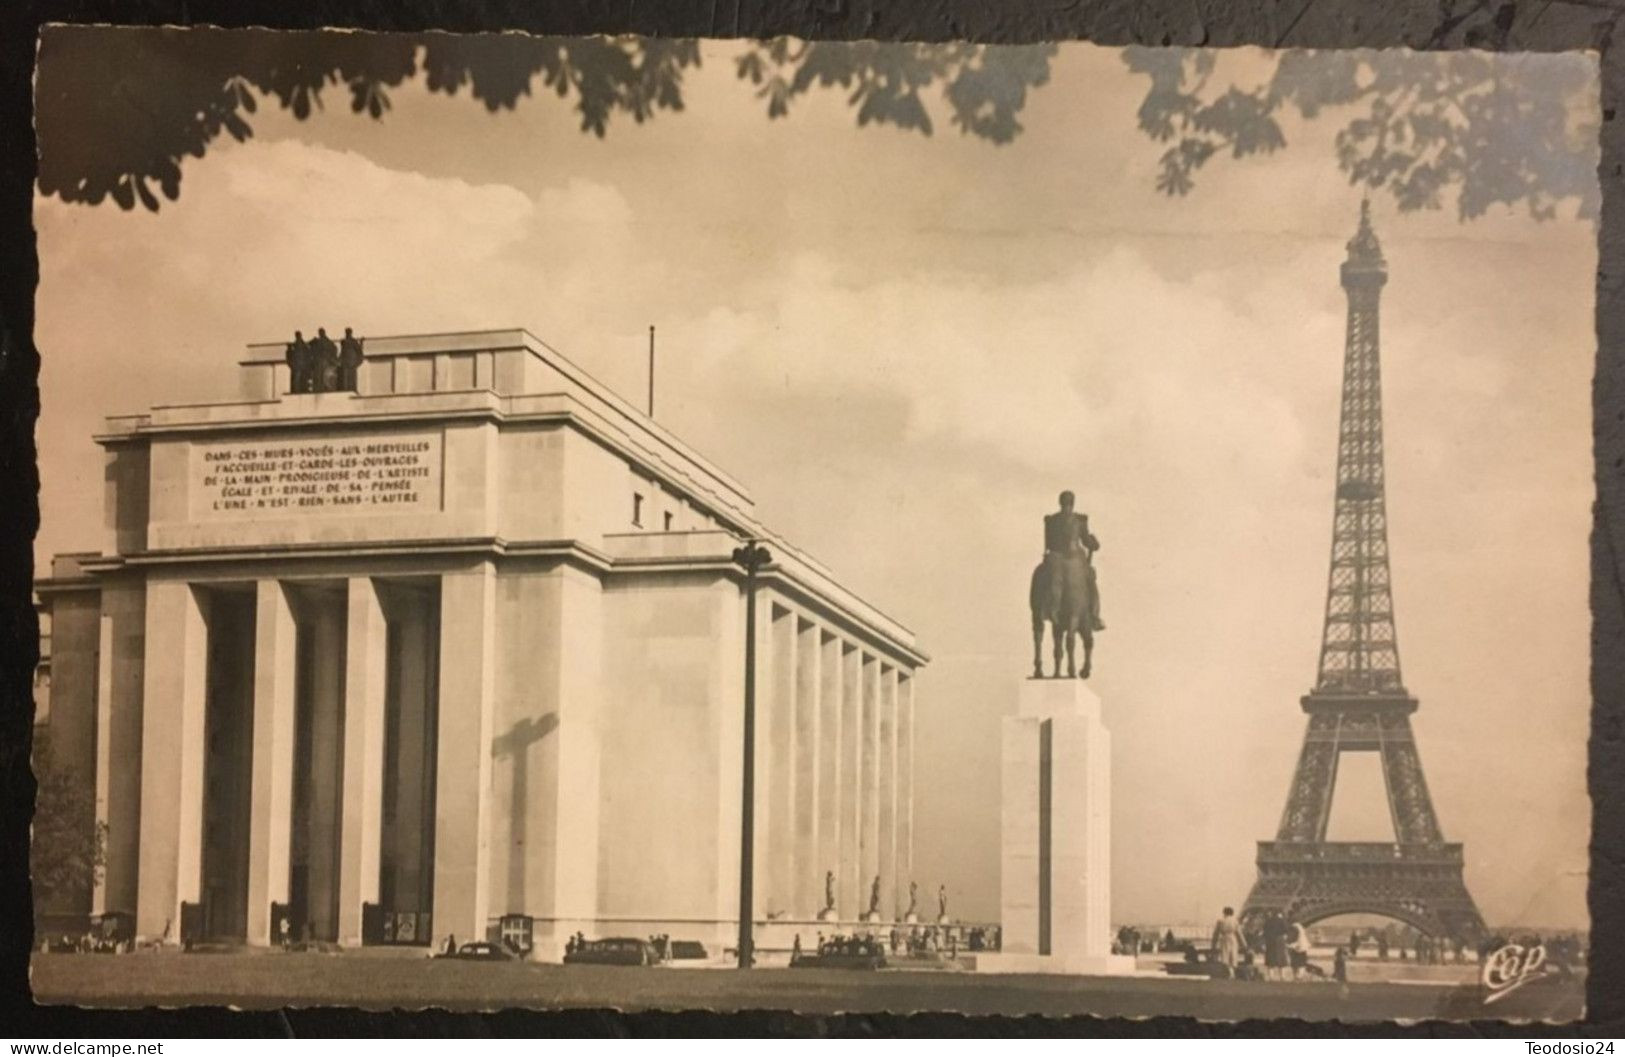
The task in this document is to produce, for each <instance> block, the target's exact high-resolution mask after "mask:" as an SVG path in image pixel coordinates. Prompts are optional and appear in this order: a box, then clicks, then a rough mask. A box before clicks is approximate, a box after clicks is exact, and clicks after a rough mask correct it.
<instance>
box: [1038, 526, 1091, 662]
mask: <svg viewBox="0 0 1625 1057" xmlns="http://www.w3.org/2000/svg"><path fill="white" fill-rule="evenodd" d="M1091 572H1092V570H1091V569H1090V567H1089V555H1088V553H1087V552H1085V551H1079V552H1077V553H1075V554H1050V555H1048V556H1047V557H1045V559H1044V560H1043V561H1042V562H1040V563H1039V565H1038V568H1036V569H1034V570H1033V581H1032V589H1031V590H1030V591H1029V593H1028V600H1029V603H1030V604H1031V606H1032V613H1033V678H1034V679H1042V678H1044V663H1043V656H1044V652H1043V651H1044V621H1046V620H1047V621H1049V624H1050V631H1051V635H1052V637H1053V638H1054V641H1055V678H1057V679H1059V678H1061V655H1062V653H1065V655H1066V677H1067V678H1068V679H1071V678H1073V677H1074V676H1077V677H1078V678H1081V679H1087V678H1089V669H1090V661H1091V659H1092V657H1093V655H1094V650H1095V630H1094V619H1093V616H1094V612H1095V599H1094V586H1093V585H1094V578H1093V577H1092V576H1090V573H1091ZM1079 635H1081V636H1083V671H1082V672H1081V673H1079V672H1077V670H1076V668H1077V664H1076V660H1075V645H1074V644H1075V642H1076V640H1077V636H1079Z"/></svg>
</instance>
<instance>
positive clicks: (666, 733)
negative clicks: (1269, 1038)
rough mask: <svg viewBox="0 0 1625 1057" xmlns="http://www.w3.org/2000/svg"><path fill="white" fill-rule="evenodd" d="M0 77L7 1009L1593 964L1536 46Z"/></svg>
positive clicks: (1590, 172) (1591, 301) (1350, 975)
mask: <svg viewBox="0 0 1625 1057" xmlns="http://www.w3.org/2000/svg"><path fill="white" fill-rule="evenodd" d="M37 61H38V65H37V73H36V77H35V81H34V86H33V91H34V100H35V113H34V122H35V127H36V130H37V136H38V181H37V185H36V188H35V198H34V225H35V229H36V232H37V240H38V257H39V268H40V280H39V286H38V291H37V296H36V305H37V309H36V311H37V318H36V323H35V342H36V344H37V346H38V348H39V356H40V371H39V394H40V410H39V419H38V426H37V434H36V435H37V439H38V465H39V478H40V480H39V505H40V527H39V531H38V535H37V537H36V539H35V544H34V561H35V569H36V574H35V580H34V583H33V597H34V604H35V608H36V609H37V612H38V614H39V622H40V662H39V666H38V668H37V670H36V673H35V677H34V707H35V716H34V727H33V739H34V740H33V752H32V761H33V767H34V772H35V775H36V777H37V780H38V783H39V792H38V799H37V804H36V808H35V818H34V826H33V831H32V837H31V847H30V872H31V877H32V883H33V892H34V906H33V921H34V935H35V941H34V946H33V953H32V956H31V968H30V980H29V987H30V988H31V989H32V992H33V994H34V996H35V1000H36V1001H38V1002H40V1003H43V1004H48V1005H56V1006H85V1007H106V1008H130V1007H143V1006H164V1007H189V1006H230V1007H235V1008H246V1009H256V1008H265V1009H276V1008H282V1007H296V1008H304V1007H313V1006H352V1007H360V1008H363V1009H383V1010H388V1009H405V1010H413V1009H424V1008H444V1009H451V1010H475V1011H481V1010H499V1009H509V1008H523V1009H546V1010H556V1009H582V1008H605V1007H609V1008H614V1009H620V1010H628V1011H636V1010H717V1011H732V1010H752V1009H772V1010H788V1011H792V1012H796V1013H806V1014H833V1013H841V1012H853V1011H855V1012H865V1011H867V1012H876V1013H885V1012H890V1013H915V1012H932V1011H937V1012H953V1013H964V1014H972V1015H993V1014H997V1015H1005V1016H1021V1015H1025V1014H1043V1015H1046V1016H1066V1015H1077V1014H1089V1015H1094V1016H1100V1017H1131V1018H1143V1017H1153V1016H1184V1017H1195V1018H1199V1019H1200V1020H1204V1021H1239V1020H1245V1019H1249V1018H1261V1017H1262V1018H1268V1017H1285V1018H1296V1019H1301V1020H1305V1021H1320V1022H1323V1021H1345V1022H1350V1021H1358V1022H1392V1021H1416V1020H1427V1019H1443V1020H1450V1021H1466V1020H1508V1021H1515V1022H1520V1023H1529V1022H1537V1023H1551V1024H1564V1023H1569V1022H1573V1021H1576V1020H1578V1019H1580V1018H1583V1017H1584V1016H1585V1014H1586V981H1587V976H1588V965H1589V962H1590V957H1589V951H1590V945H1591V921H1590V918H1589V916H1588V909H1587V879H1588V873H1589V862H1590V859H1589V852H1588V848H1589V845H1590V842H1591V837H1592V803H1591V800H1590V798H1589V796H1588V792H1587V785H1586V772H1587V739H1588V737H1589V735H1590V716H1591V707H1592V691H1591V687H1590V684H1589V682H1588V678H1589V675H1588V670H1589V665H1590V663H1591V660H1590V652H1589V637H1590V632H1591V619H1592V618H1591V612H1590V609H1589V606H1588V592H1589V591H1590V551H1589V539H1588V537H1589V533H1590V531H1591V527H1592V504H1593V502H1594V499H1595V496H1596V484H1595V480H1594V474H1593V464H1592V414H1591V398H1592V391H1591V387H1592V380H1593V373H1594V370H1595V364H1596V356H1597V349H1598V339H1597V334H1596V325H1595V306H1596V294H1595V284H1596V281H1597V273H1598V267H1599V262H1598V249H1597V245H1598V237H1597V236H1598V215H1599V209H1600V201H1601V192H1600V188H1599V183H1598V175H1597V173H1598V164H1599V148H1598V135H1599V128H1600V125H1601V123H1602V121H1603V119H1604V117H1603V110H1602V103H1601V98H1600V94H1599V93H1600V77H1599V63H1598V55H1597V54H1596V53H1593V52H1578V51H1576V52H1553V53H1545V54H1537V53H1516V52H1501V53H1497V52H1490V51H1474V50H1460V51H1412V50H1405V49H1382V50H1327V49H1315V50H1305V49H1289V50H1267V49H1260V48H1182V47H1162V48H1155V47H1140V46H1134V47H1103V46H1098V45H1095V44H1091V43H1086V42H1082V41H1068V42H1055V43H1039V44H1026V45H995V44H972V43H964V42H947V43H941V42H938V43H906V42H879V41H868V40H857V41H846V42H843V41H807V40H800V39H795V38H776V39H768V40H751V39H669V38H655V37H642V36H591V37H546V36H533V35H525V34H520V33H503V34H467V35H458V34H451V33H439V32H436V33H425V34H417V35H406V34H388V33H370V32H359V31H340V30H329V31H309V32H303V31H301V32H292V31H273V30H252V29H241V30H238V29H208V28H121V27H111V26H89V25H76V26H66V25H59V26H47V27H45V28H44V29H43V30H42V31H41V33H40V37H39V41H38V60H37Z"/></svg>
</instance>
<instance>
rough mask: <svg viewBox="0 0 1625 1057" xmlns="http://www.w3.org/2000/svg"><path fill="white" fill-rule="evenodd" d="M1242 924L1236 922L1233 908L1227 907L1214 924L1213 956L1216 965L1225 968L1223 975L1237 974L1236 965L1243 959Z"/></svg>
mask: <svg viewBox="0 0 1625 1057" xmlns="http://www.w3.org/2000/svg"><path fill="white" fill-rule="evenodd" d="M1241 948H1242V940H1241V923H1240V922H1238V921H1237V920H1236V911H1235V908H1233V907H1225V908H1224V913H1223V914H1221V915H1220V916H1219V920H1218V921H1216V922H1214V923H1213V954H1212V956H1211V958H1212V961H1213V962H1214V963H1215V965H1218V966H1223V967H1224V970H1223V974H1224V976H1226V977H1231V976H1234V975H1235V974H1236V963H1237V962H1238V961H1239V960H1240V959H1241Z"/></svg>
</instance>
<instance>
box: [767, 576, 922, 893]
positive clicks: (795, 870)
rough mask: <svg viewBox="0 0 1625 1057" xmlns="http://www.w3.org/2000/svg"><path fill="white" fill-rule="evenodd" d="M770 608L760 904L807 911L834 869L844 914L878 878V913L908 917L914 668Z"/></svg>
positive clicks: (798, 615) (786, 609) (784, 608)
mask: <svg viewBox="0 0 1625 1057" xmlns="http://www.w3.org/2000/svg"><path fill="white" fill-rule="evenodd" d="M764 608H765V611H766V612H767V614H768V616H769V619H767V620H765V621H760V622H759V627H758V629H757V634H758V636H759V641H758V644H757V657H758V662H757V664H758V671H757V681H758V697H757V700H758V704H757V723H758V725H759V727H760V728H761V729H760V730H759V733H758V738H759V741H758V751H757V772H756V785H757V789H758V790H759V791H760V792H759V794H758V803H757V814H756V829H757V833H758V835H759V836H758V839H757V842H756V863H755V866H756V877H757V878H758V882H757V884H758V892H759V893H760V894H759V895H758V896H757V909H756V912H757V914H758V915H759V916H760V917H763V918H775V919H792V920H812V919H813V918H815V917H817V916H818V914H819V913H820V912H821V911H822V910H824V907H825V877H826V874H828V873H833V874H834V881H835V883H834V896H835V910H836V915H837V917H838V918H839V919H840V920H843V921H844V920H856V919H857V918H859V917H861V916H862V915H863V914H866V913H868V911H869V908H870V901H871V890H872V886H873V884H874V880H875V878H876V877H879V879H880V892H879V896H880V898H879V912H880V914H881V916H882V918H883V919H884V920H888V921H889V920H895V919H897V918H901V917H902V916H903V914H904V912H905V911H906V909H907V907H908V900H909V896H908V886H909V881H910V879H911V877H912V874H913V859H914V855H913V848H914V839H913V831H914V813H913V785H914V680H913V677H912V674H911V673H910V671H909V670H906V669H904V668H902V667H900V666H899V665H898V664H896V663H895V662H893V661H892V660H889V659H887V658H886V657H884V656H882V655H881V654H879V653H878V652H876V651H874V650H872V649H871V648H869V647H867V646H865V645H864V644H863V643H861V642H859V641H856V640H855V639H854V638H853V637H851V636H848V635H845V634H843V633H841V632H840V631H838V630H836V629H834V628H831V627H830V626H828V625H827V624H825V623H823V622H821V621H819V620H818V619H816V618H815V617H813V616H811V615H809V614H807V613H805V612H803V611H800V610H799V609H795V608H791V607H790V606H788V605H782V604H779V603H777V602H775V603H773V604H772V605H770V606H768V607H764ZM922 898H923V897H922ZM919 910H920V913H921V914H922V915H924V914H925V913H926V908H925V907H923V906H922V907H920V908H919Z"/></svg>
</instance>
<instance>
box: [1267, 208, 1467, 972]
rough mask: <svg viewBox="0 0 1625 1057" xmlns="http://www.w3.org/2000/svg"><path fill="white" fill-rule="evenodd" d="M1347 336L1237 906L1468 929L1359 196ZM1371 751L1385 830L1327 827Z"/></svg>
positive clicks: (1293, 915)
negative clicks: (1267, 777)
mask: <svg viewBox="0 0 1625 1057" xmlns="http://www.w3.org/2000/svg"><path fill="white" fill-rule="evenodd" d="M1342 281H1343V289H1344V290H1345V291H1346V292H1347V294H1348V302H1349V311H1348V341H1347V346H1346V348H1345V351H1344V358H1343V397H1342V413H1341V421H1340V426H1339V429H1338V447H1337V488H1336V494H1335V500H1334V511H1333V518H1332V552H1331V570H1330V573H1329V575H1328V577H1327V586H1326V618H1325V625H1324V629H1323V632H1322V637H1321V648H1320V668H1319V674H1318V678H1317V679H1316V681H1315V687H1314V689H1313V690H1311V691H1310V692H1309V693H1308V694H1307V695H1305V696H1304V697H1303V698H1302V700H1301V704H1302V706H1303V710H1304V712H1305V713H1307V715H1308V717H1309V720H1308V725H1307V727H1306V728H1305V731H1304V739H1303V748H1302V750H1301V751H1300V753H1299V755H1298V765H1297V769H1296V771H1295V772H1294V773H1293V776H1292V785H1291V787H1290V788H1289V789H1288V791H1287V801H1286V809H1285V810H1284V811H1283V812H1282V813H1281V824H1280V827H1279V829H1278V830H1277V832H1276V835H1275V839H1274V840H1272V841H1260V842H1259V844H1258V880H1257V881H1256V882H1254V884H1253V889H1252V892H1251V893H1250V894H1249V895H1248V896H1247V902H1246V903H1245V904H1243V907H1242V922H1243V927H1245V928H1248V929H1249V931H1251V930H1252V929H1253V928H1255V927H1256V925H1257V923H1258V922H1259V921H1260V920H1261V919H1262V917H1263V916H1264V915H1265V914H1267V913H1269V912H1270V911H1276V912H1279V913H1281V914H1282V915H1283V916H1285V917H1286V918H1287V919H1288V920H1292V921H1298V922H1301V923H1303V924H1305V925H1308V924H1311V923H1313V922H1315V921H1319V920H1322V919H1324V918H1329V917H1335V916H1337V915H1340V914H1354V913H1366V914H1377V915H1382V916H1384V917H1389V918H1394V919H1396V920H1399V921H1402V922H1404V923H1406V924H1408V925H1411V926H1413V927H1415V928H1417V929H1420V930H1421V931H1423V932H1425V933H1427V934H1429V935H1433V936H1440V935H1448V936H1459V937H1461V938H1462V939H1464V940H1465V939H1471V938H1473V937H1475V936H1477V935H1479V934H1480V933H1482V932H1483V930H1484V921H1483V918H1482V917H1480V916H1479V913H1478V908H1477V906H1476V905H1475V904H1474V903H1473V898H1472V896H1471V895H1469V894H1468V892H1467V886H1466V883H1465V882H1464V881H1463V879H1462V846H1461V845H1460V844H1459V843H1449V842H1446V841H1445V839H1444V837H1443V835H1442V833H1441V831H1440V829H1439V820H1438V818H1437V816H1435V814H1434V812H1433V800H1432V797H1431V796H1430V795H1429V794H1428V787H1427V779H1426V778H1425V777H1424V775H1423V773H1422V758H1421V756H1420V755H1419V754H1418V753H1417V749H1416V737H1415V735H1414V733H1413V732H1412V730H1411V718H1410V717H1411V715H1412V714H1413V713H1414V712H1415V711H1416V708H1417V700H1416V698H1415V697H1413V696H1411V695H1410V694H1409V693H1407V692H1406V690H1405V685H1404V682H1403V680H1402V679H1401V677H1400V668H1399V642H1398V638H1397V636H1396V634H1395V631H1394V601H1393V594H1392V590H1391V587H1390V583H1389V571H1388V521H1387V505H1386V499H1385V488H1384V478H1383V444H1382V372H1381V356H1380V348H1379V343H1378V306H1379V302H1380V297H1381V292H1382V287H1383V284H1384V283H1386V282H1387V281H1388V268H1387V263H1386V262H1385V261H1384V259H1383V256H1382V247H1381V245H1380V244H1379V243H1378V242H1377V237H1376V233H1375V232H1374V231H1372V229H1371V215H1370V207H1369V204H1362V206H1361V210H1360V227H1359V230H1358V231H1357V232H1356V234H1355V236H1354V238H1353V239H1351V240H1350V241H1349V244H1348V259H1347V260H1346V261H1345V262H1344V263H1343V268H1342ZM1349 752H1374V753H1377V754H1378V755H1379V757H1380V758H1381V761H1382V777H1383V784H1384V786H1385V787H1386V790H1387V794H1388V812H1389V817H1390V818H1391V820H1392V822H1393V827H1394V838H1395V839H1394V841H1393V842H1391V843H1390V842H1381V841H1358V842H1356V841H1330V840H1327V839H1326V829H1327V823H1328V822H1329V820H1330V818H1331V810H1332V797H1333V794H1334V792H1335V791H1336V788H1337V772H1338V764H1339V763H1340V761H1341V760H1342V757H1343V754H1344V753H1349Z"/></svg>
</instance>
